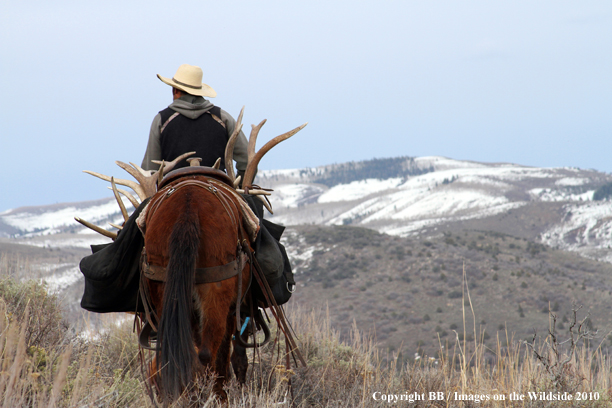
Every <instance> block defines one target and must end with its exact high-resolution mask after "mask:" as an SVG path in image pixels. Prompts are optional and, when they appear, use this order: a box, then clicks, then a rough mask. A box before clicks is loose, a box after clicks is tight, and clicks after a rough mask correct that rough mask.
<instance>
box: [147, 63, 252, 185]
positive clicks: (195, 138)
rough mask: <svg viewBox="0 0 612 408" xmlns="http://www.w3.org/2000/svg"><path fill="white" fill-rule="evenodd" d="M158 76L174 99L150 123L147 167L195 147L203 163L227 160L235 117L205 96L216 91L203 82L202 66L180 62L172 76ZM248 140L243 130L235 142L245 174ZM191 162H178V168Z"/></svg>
mask: <svg viewBox="0 0 612 408" xmlns="http://www.w3.org/2000/svg"><path fill="white" fill-rule="evenodd" d="M157 77H158V78H159V79H160V80H161V81H162V82H163V83H165V84H167V85H170V86H171V87H172V98H173V102H172V103H171V104H170V105H169V106H168V107H167V108H166V109H164V110H162V111H160V112H159V113H158V114H157V115H156V116H155V118H154V119H153V123H152V124H151V130H150V132H149V142H148V144H147V150H146V153H145V156H144V159H143V160H142V166H141V167H142V168H143V169H145V170H157V169H158V168H159V165H158V164H155V163H153V162H152V161H151V160H165V161H166V162H169V161H172V160H174V159H175V158H177V157H178V156H180V155H181V154H183V153H185V152H190V151H195V152H196V154H195V155H196V156H198V157H200V158H202V162H201V165H202V166H212V165H213V164H214V163H215V161H216V160H217V159H218V158H221V160H222V162H221V166H220V169H221V170H225V166H227V165H232V164H231V163H230V164H226V163H224V161H223V160H224V159H223V158H224V152H225V145H226V144H227V141H228V138H229V136H230V135H231V134H232V132H233V131H234V127H235V125H236V122H235V120H234V118H233V117H232V116H231V115H230V114H228V113H227V112H226V111H224V110H223V109H221V108H219V107H218V106H215V105H213V104H212V103H211V102H210V101H208V100H206V99H204V97H209V98H214V97H215V96H217V93H216V92H215V90H214V89H212V88H211V87H210V86H208V85H206V84H205V83H203V82H202V69H201V68H200V67H196V66H193V65H188V64H183V65H181V66H180V67H179V68H178V70H177V71H176V74H175V75H174V77H172V78H165V77H163V76H161V75H159V74H158V75H157ZM247 146H248V142H247V139H246V137H245V136H244V133H242V131H240V133H239V135H238V138H237V140H236V144H235V146H234V160H235V161H236V168H237V169H238V175H240V176H242V178H244V172H245V170H246V166H247V159H248V155H247ZM186 166H188V164H187V162H186V161H182V162H179V163H178V164H177V165H176V167H175V168H180V167H186Z"/></svg>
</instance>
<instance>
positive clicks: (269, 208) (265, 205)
mask: <svg viewBox="0 0 612 408" xmlns="http://www.w3.org/2000/svg"><path fill="white" fill-rule="evenodd" d="M255 197H257V198H259V199H260V200H261V202H262V203H263V205H264V207H266V210H268V211H270V214H274V211H272V206H271V205H270V203H269V202H268V200H266V199H265V198H264V196H260V195H258V196H255Z"/></svg>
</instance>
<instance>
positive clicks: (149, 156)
mask: <svg viewBox="0 0 612 408" xmlns="http://www.w3.org/2000/svg"><path fill="white" fill-rule="evenodd" d="M212 107H213V104H212V103H210V102H209V101H208V100H206V99H204V98H202V97H201V96H194V95H183V96H181V97H180V98H178V99H176V100H174V101H173V102H172V103H171V104H170V105H169V108H171V109H173V110H175V111H176V112H178V113H180V114H181V115H184V116H186V117H188V118H190V119H196V118H198V117H199V116H200V115H202V114H203V113H205V112H207V111H208V110H210V108H212ZM220 119H221V121H222V122H223V123H224V124H225V129H226V131H227V135H228V137H229V136H230V135H231V134H232V133H233V132H234V128H235V127H236V121H235V120H234V118H233V117H232V116H231V115H230V114H229V113H227V112H226V111H224V110H223V109H221V118H220ZM162 125H163V124H162V123H161V115H160V114H159V113H158V114H157V115H156V116H155V118H153V123H152V124H151V130H150V132H149V143H148V144H147V151H146V152H145V155H144V158H143V159H142V165H141V167H142V168H143V169H144V170H158V169H159V165H158V164H155V163H152V162H151V160H161V159H162V157H161V142H160V135H161V127H162ZM247 147H248V142H247V138H246V136H245V135H244V133H242V131H240V133H239V134H238V137H237V139H236V144H235V145H234V161H236V168H237V169H238V172H240V173H242V172H244V171H245V170H246V166H247V161H248V153H247ZM225 165H226V166H228V165H230V164H228V163H226V164H225Z"/></svg>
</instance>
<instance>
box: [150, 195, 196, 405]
mask: <svg viewBox="0 0 612 408" xmlns="http://www.w3.org/2000/svg"><path fill="white" fill-rule="evenodd" d="M199 245H200V224H199V220H198V215H197V213H195V211H193V210H192V209H190V208H189V205H186V206H185V209H184V211H183V212H182V213H181V214H180V215H179V217H178V220H177V221H176V223H175V225H174V227H173V230H172V233H171V235H170V240H169V242H168V246H169V248H168V249H169V251H168V254H169V261H168V268H167V275H166V285H165V289H164V300H163V307H162V313H161V318H160V322H159V328H158V329H159V330H158V342H157V362H158V369H159V373H160V377H161V378H158V380H159V385H160V388H161V392H162V395H163V396H164V397H166V398H168V399H169V400H174V399H176V398H178V397H179V396H180V395H181V393H182V392H183V390H184V389H185V388H186V387H187V386H188V385H189V384H190V383H191V382H192V380H193V372H194V371H195V369H196V367H197V365H196V363H197V355H196V353H195V349H194V343H193V334H192V329H191V321H192V313H193V310H192V309H193V290H194V285H195V274H194V268H195V265H196V260H197V255H198V248H199Z"/></svg>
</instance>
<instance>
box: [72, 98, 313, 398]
mask: <svg viewBox="0 0 612 408" xmlns="http://www.w3.org/2000/svg"><path fill="white" fill-rule="evenodd" d="M243 110H244V108H243ZM242 114H243V112H242V111H241V112H240V115H239V116H238V120H237V122H236V126H235V129H234V132H233V133H232V135H231V136H230V138H229V140H228V142H227V147H226V152H225V163H226V171H227V174H224V173H222V172H220V171H217V170H215V171H217V172H218V173H221V175H219V174H217V175H216V176H215V178H214V179H211V178H210V177H208V176H204V175H197V174H196V175H194V174H191V173H190V174H189V175H188V176H187V177H183V178H173V179H172V180H168V178H171V177H170V176H171V175H172V174H173V173H174V174H175V175H176V173H177V172H183V173H185V172H187V173H189V172H190V171H189V170H186V169H179V170H175V171H174V172H172V173H170V171H171V170H172V169H173V167H174V166H175V165H176V164H177V163H178V162H179V161H180V160H183V159H185V158H186V157H189V156H191V155H193V154H195V152H190V153H185V154H184V155H182V156H180V157H177V158H176V159H174V160H173V161H172V162H169V163H165V162H160V163H159V164H161V167H160V169H159V171H157V172H153V173H149V172H146V171H144V170H143V169H141V168H140V167H138V166H136V165H134V164H131V167H130V166H128V165H127V164H125V163H123V162H116V163H117V164H118V165H119V166H120V167H121V168H123V169H124V170H126V171H127V172H128V173H130V174H131V175H132V176H133V177H134V178H135V179H136V180H137V183H136V182H133V181H130V180H123V179H114V178H113V177H109V176H105V175H103V174H99V173H95V172H90V171H86V172H87V173H89V174H92V175H94V176H96V177H99V178H101V179H103V180H106V181H110V182H111V184H112V187H113V191H114V193H115V197H116V198H117V202H118V203H119V207H120V208H121V211H122V213H123V216H124V218H125V219H126V221H127V219H128V216H127V211H126V210H125V207H124V206H123V203H122V201H121V199H120V198H119V192H121V193H122V194H124V195H125V196H126V197H128V199H129V200H130V201H131V202H132V204H133V205H134V207H138V206H139V203H138V201H137V200H136V199H135V198H134V197H132V195H131V194H129V193H127V192H125V191H122V190H117V188H116V186H115V183H116V184H121V185H125V186H128V187H130V188H131V189H132V190H134V192H135V193H136V194H137V195H138V197H139V198H140V200H141V202H142V201H144V200H146V199H148V198H150V201H149V204H148V207H147V210H146V232H145V254H144V255H145V256H143V260H144V262H143V264H142V270H141V272H142V273H141V277H142V281H141V283H142V284H141V288H140V293H141V298H142V300H143V303H144V304H145V309H146V310H147V312H146V313H143V314H142V315H141V317H143V318H145V319H146V320H147V321H148V323H147V325H148V327H149V329H148V330H144V329H143V330H141V331H140V333H139V337H140V342H141V345H142V346H144V347H145V348H148V346H147V344H148V343H149V341H150V339H151V338H152V336H151V331H152V330H153V331H156V332H157V333H156V338H157V344H156V346H155V351H156V353H155V358H154V360H153V362H152V364H151V367H150V375H151V379H152V382H153V383H154V384H155V386H156V388H157V390H158V393H159V395H160V397H161V399H162V400H163V401H164V402H165V403H169V402H171V401H174V400H176V399H177V398H178V397H179V396H180V395H181V394H182V393H183V392H184V391H185V390H186V389H187V388H189V386H190V385H191V384H193V382H194V379H195V378H196V377H197V376H198V374H199V373H202V372H203V371H205V369H206V368H209V369H211V370H212V371H213V372H214V373H215V374H216V375H217V382H216V383H215V387H214V390H215V392H216V393H217V395H219V396H220V397H221V398H222V399H226V398H227V396H226V394H225V392H224V390H223V384H224V383H225V382H226V381H227V379H228V375H229V364H230V348H231V346H230V345H231V341H232V335H233V334H234V332H235V331H236V326H237V325H236V321H237V320H238V319H239V316H238V313H236V315H234V311H236V312H237V311H238V310H239V305H240V304H241V303H242V302H243V300H244V298H245V296H246V294H247V292H248V287H249V282H250V281H251V275H252V274H253V270H252V269H251V267H252V265H253V264H252V263H249V262H246V258H247V256H245V254H246V255H249V256H250V254H251V253H252V248H251V247H250V241H249V237H248V231H245V223H244V222H243V221H244V219H245V216H244V213H243V212H241V211H240V210H239V209H240V200H241V198H240V197H239V196H237V195H236V193H243V194H251V195H258V196H259V198H260V199H261V200H262V202H263V205H264V206H266V208H268V210H269V211H270V212H272V209H271V207H270V206H269V204H268V202H267V200H265V199H263V198H262V195H265V194H269V192H266V191H264V190H261V189H259V188H258V187H257V186H256V185H254V184H253V179H254V178H255V173H256V172H257V166H258V163H259V161H260V160H261V158H262V157H263V155H265V154H266V153H267V152H268V151H269V150H270V149H271V148H272V147H274V146H275V145H277V144H278V143H280V142H282V141H283V140H286V139H288V138H289V137H291V136H293V135H294V134H296V133H297V132H298V131H300V130H301V129H303V128H304V126H306V124H304V125H302V126H299V127H297V128H295V129H293V130H291V131H289V132H286V133H284V134H282V135H279V136H276V137H275V138H273V139H272V140H270V141H269V142H267V143H266V144H265V145H264V146H263V147H262V148H261V149H260V150H259V151H257V152H256V151H255V143H256V140H257V135H258V133H259V131H260V129H261V127H262V126H263V124H264V123H265V120H263V121H262V122H261V123H259V124H258V125H257V126H255V125H253V126H252V130H251V135H250V137H249V145H248V164H247V168H246V171H245V174H244V178H243V180H242V181H240V179H239V177H238V178H237V177H235V174H234V171H233V167H232V166H231V165H227V163H232V155H233V151H234V144H235V142H236V138H237V136H238V134H239V132H240V130H241V128H242V122H241V120H242ZM190 160H196V161H197V159H195V158H194V159H190ZM218 162H220V160H218ZM192 166H195V167H199V163H195V164H194V163H192ZM214 167H215V168H218V167H217V163H216V164H215V166H214ZM200 169H202V168H200ZM208 169H209V170H212V169H210V168H208ZM195 172H196V173H197V171H195ZM206 172H207V171H204V173H206ZM208 172H209V171H208ZM182 175H183V174H182ZM164 176H166V177H164ZM224 177H225V178H227V180H224V181H219V179H223V178H224ZM162 178H163V180H162ZM240 183H242V185H243V186H244V189H238V188H236V187H238V186H239V184H240ZM224 186H227V187H224ZM228 187H229V190H228ZM232 191H233V192H232ZM143 212H145V210H143ZM77 221H78V222H80V223H82V224H83V225H85V226H87V227H88V228H91V229H93V230H95V231H97V232H99V233H101V234H103V235H106V236H109V237H111V238H113V239H115V238H116V237H117V234H116V233H111V232H108V231H106V230H105V229H103V228H100V227H98V226H95V225H93V224H91V223H88V222H86V221H84V220H81V219H78V218H77ZM250 238H251V239H252V238H253V237H252V236H251V237H250ZM231 269H234V271H233V272H232V273H230V274H228V273H227V272H228V271H229V270H231ZM208 275H213V278H210V277H207V276H208ZM256 279H261V278H259V277H258V276H257V275H256ZM232 306H235V309H233V308H232ZM149 312H150V313H149ZM275 313H276V315H280V314H282V311H278V312H275ZM276 315H275V317H276ZM255 318H256V316H255ZM276 318H277V321H279V320H278V317H276ZM260 319H261V318H260ZM251 324H253V323H252V322H251ZM264 326H265V325H264ZM285 326H286V324H285ZM145 327H147V326H145ZM266 329H267V327H264V331H265V330H266ZM252 331H254V330H252ZM284 331H285V332H288V331H289V329H288V327H285V329H284ZM268 336H269V331H268V332H267V333H266V338H269V337H268ZM237 343H242V344H241V345H240V347H237V350H238V353H237V354H236V356H235V358H236V364H235V365H236V368H238V365H240V367H241V368H240V369H239V370H238V371H237V373H236V375H237V377H238V379H239V380H240V381H242V382H244V379H245V376H246V368H245V367H246V354H245V353H244V349H243V348H241V347H243V346H247V344H246V343H245V342H244V339H243V338H241V337H240V336H237ZM254 343H255V342H254ZM248 346H252V345H248ZM292 347H293V349H296V347H295V345H294V344H293V342H292ZM238 363H239V364H238ZM304 364H305V363H304Z"/></svg>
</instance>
